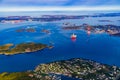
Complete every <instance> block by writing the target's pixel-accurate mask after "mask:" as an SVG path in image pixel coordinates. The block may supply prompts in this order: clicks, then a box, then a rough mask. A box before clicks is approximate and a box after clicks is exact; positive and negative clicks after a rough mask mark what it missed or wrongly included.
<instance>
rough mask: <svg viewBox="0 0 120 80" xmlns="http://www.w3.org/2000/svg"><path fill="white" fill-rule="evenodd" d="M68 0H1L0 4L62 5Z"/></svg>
mask: <svg viewBox="0 0 120 80" xmlns="http://www.w3.org/2000/svg"><path fill="white" fill-rule="evenodd" d="M67 2H69V0H3V1H1V3H0V4H2V5H18V6H20V5H25V6H29V5H31V6H32V5H33V6H42V5H45V6H46V5H48V6H50V5H51V6H52V5H63V4H65V3H67Z"/></svg>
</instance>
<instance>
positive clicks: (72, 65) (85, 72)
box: [0, 58, 120, 80]
mask: <svg viewBox="0 0 120 80" xmlns="http://www.w3.org/2000/svg"><path fill="white" fill-rule="evenodd" d="M119 73H120V67H117V66H112V65H107V64H102V63H99V62H96V61H92V60H89V59H82V58H72V59H68V60H59V61H54V62H50V63H44V64H40V65H38V66H37V67H36V68H35V69H34V70H31V71H25V72H12V73H5V72H3V73H1V74H0V77H1V79H2V78H5V77H6V76H7V77H9V76H10V75H11V74H14V75H13V76H15V77H16V79H22V78H25V77H26V79H25V80H31V79H40V80H43V79H44V80H51V79H53V77H54V78H56V79H57V78H61V76H66V77H69V78H76V79H77V80H78V79H80V80H81V79H85V80H90V79H94V80H96V79H100V80H105V79H109V80H111V79H112V80H113V79H117V78H119V77H120V76H119ZM16 74H20V75H21V76H18V75H16ZM51 74H52V76H51ZM1 75H4V76H1ZM57 75H59V76H57ZM60 75H61V76H60ZM103 75H104V76H103ZM11 77H12V76H11ZM3 80H4V79H3ZM11 80H14V79H11ZM63 80H64V79H63Z"/></svg>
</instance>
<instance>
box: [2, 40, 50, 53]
mask: <svg viewBox="0 0 120 80" xmlns="http://www.w3.org/2000/svg"><path fill="white" fill-rule="evenodd" d="M51 47H52V46H47V45H45V44H41V43H34V42H31V43H21V44H17V45H14V44H5V45H1V46H0V54H4V55H14V54H21V53H29V52H35V51H39V50H42V49H44V48H49V49H51Z"/></svg>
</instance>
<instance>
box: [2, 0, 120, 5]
mask: <svg viewBox="0 0 120 80" xmlns="http://www.w3.org/2000/svg"><path fill="white" fill-rule="evenodd" d="M119 4H120V0H0V6H102V5H109V6H111V5H119Z"/></svg>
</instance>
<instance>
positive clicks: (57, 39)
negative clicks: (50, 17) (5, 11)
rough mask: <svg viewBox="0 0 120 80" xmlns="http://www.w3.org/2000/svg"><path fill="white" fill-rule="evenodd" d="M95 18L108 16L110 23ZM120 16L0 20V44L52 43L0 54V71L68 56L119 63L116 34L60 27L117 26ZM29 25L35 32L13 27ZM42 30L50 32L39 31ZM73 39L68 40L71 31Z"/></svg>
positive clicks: (28, 67)
mask: <svg viewBox="0 0 120 80" xmlns="http://www.w3.org/2000/svg"><path fill="white" fill-rule="evenodd" d="M99 19H109V20H112V22H104V23H103V22H98V20H99ZM119 19H120V17H101V18H84V19H71V20H62V21H53V22H34V21H33V22H22V23H17V24H10V23H7V24H5V23H0V45H4V44H7V43H13V44H15V45H16V44H20V43H25V42H35V43H43V44H47V45H49V44H50V43H52V44H53V45H54V47H53V48H52V49H48V48H46V49H43V50H40V51H36V52H31V53H24V54H17V55H12V56H6V55H0V72H18V71H20V72H21V71H27V70H33V69H35V67H36V66H37V65H39V64H42V63H48V62H53V61H58V60H67V59H71V58H83V59H90V60H94V61H97V62H100V63H103V64H108V65H116V66H120V37H115V36H110V35H108V34H107V33H102V34H94V33H91V34H90V35H88V34H87V33H86V31H83V30H63V29H62V27H63V23H65V22H70V23H71V24H76V25H82V24H83V23H87V24H89V25H107V24H112V25H119V26H120V22H119V21H118V20H119ZM28 27H32V28H34V29H36V31H35V32H20V33H19V32H16V30H17V29H21V28H25V29H26V28H28ZM42 29H46V30H49V31H50V34H46V33H43V32H41V30H42ZM73 33H75V34H76V35H77V38H76V40H75V41H73V40H71V38H70V36H71V34H73Z"/></svg>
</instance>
